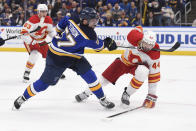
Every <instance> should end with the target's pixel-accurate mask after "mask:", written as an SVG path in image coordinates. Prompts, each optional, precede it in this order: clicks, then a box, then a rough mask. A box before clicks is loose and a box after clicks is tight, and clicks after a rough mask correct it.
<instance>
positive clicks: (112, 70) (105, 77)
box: [75, 26, 160, 108]
mask: <svg viewBox="0 0 196 131" xmlns="http://www.w3.org/2000/svg"><path fill="white" fill-rule="evenodd" d="M127 40H128V42H129V43H130V44H131V45H132V46H136V47H138V48H137V49H126V51H125V52H124V54H122V56H121V58H117V59H116V60H115V61H114V62H113V63H112V64H111V65H110V66H109V67H108V68H107V69H106V70H105V71H104V72H103V73H102V76H101V80H100V82H101V84H102V85H103V86H105V85H107V84H108V83H112V84H115V83H116V81H117V80H118V78H119V77H120V76H122V75H123V74H127V73H130V74H132V75H133V78H132V79H131V81H130V83H129V84H128V85H127V87H125V89H124V92H123V94H122V97H121V102H122V103H123V104H126V105H129V104H130V101H129V98H130V96H131V95H132V94H134V93H135V92H136V91H137V90H138V89H139V88H140V87H141V86H142V84H143V83H144V81H145V80H146V79H148V94H147V97H146V99H145V100H144V103H143V106H144V107H147V108H153V107H154V106H155V102H156V100H157V95H156V89H157V85H158V82H159V81H160V60H159V58H160V51H152V50H151V49H152V48H159V45H158V44H157V43H156V35H155V33H154V32H151V31H147V32H145V33H143V28H142V27H141V26H137V27H136V28H134V29H133V30H131V31H130V32H129V34H128V36H127ZM90 94H91V93H90V91H89V90H86V91H84V92H82V93H81V94H79V95H76V97H75V98H76V100H77V101H78V102H80V101H83V100H84V99H87V98H88V97H89V95H90Z"/></svg>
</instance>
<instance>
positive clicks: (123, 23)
mask: <svg viewBox="0 0 196 131" xmlns="http://www.w3.org/2000/svg"><path fill="white" fill-rule="evenodd" d="M129 23H130V22H129V18H128V17H126V13H125V11H122V13H121V17H120V18H119V19H118V26H128V25H129Z"/></svg>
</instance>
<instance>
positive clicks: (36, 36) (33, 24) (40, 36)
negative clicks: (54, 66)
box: [21, 15, 55, 44]
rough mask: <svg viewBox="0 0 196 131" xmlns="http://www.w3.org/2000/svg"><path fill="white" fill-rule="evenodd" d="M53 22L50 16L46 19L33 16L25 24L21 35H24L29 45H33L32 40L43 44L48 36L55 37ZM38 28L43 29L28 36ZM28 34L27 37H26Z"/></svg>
mask: <svg viewBox="0 0 196 131" xmlns="http://www.w3.org/2000/svg"><path fill="white" fill-rule="evenodd" d="M52 24H53V22H52V19H51V17H50V16H46V17H45V18H41V19H40V18H39V16H38V15H33V16H32V17H30V18H29V20H28V21H27V22H25V23H24V25H23V28H22V31H21V34H24V37H23V40H24V41H25V42H26V43H27V44H31V42H32V40H36V41H37V43H41V42H43V41H44V40H45V38H46V36H47V34H49V35H50V36H51V37H53V36H54V35H55V34H54V33H55V31H54V29H53V25H52ZM38 26H40V27H41V29H40V30H38V31H36V32H34V33H31V34H28V33H29V32H31V31H33V30H36V29H37V28H38ZM25 34H27V35H25Z"/></svg>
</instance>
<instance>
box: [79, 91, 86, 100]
mask: <svg viewBox="0 0 196 131" xmlns="http://www.w3.org/2000/svg"><path fill="white" fill-rule="evenodd" d="M79 96H80V98H81V99H82V100H83V99H85V98H87V97H88V95H87V94H86V93H85V92H82V93H81V94H79Z"/></svg>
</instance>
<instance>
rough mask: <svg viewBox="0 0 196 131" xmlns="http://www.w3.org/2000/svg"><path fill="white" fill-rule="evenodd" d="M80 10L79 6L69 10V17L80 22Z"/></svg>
mask: <svg viewBox="0 0 196 131" xmlns="http://www.w3.org/2000/svg"><path fill="white" fill-rule="evenodd" d="M80 11H81V8H80V7H77V9H76V10H75V11H73V12H71V17H72V19H73V20H74V21H75V22H76V23H80V18H79V14H80Z"/></svg>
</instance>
